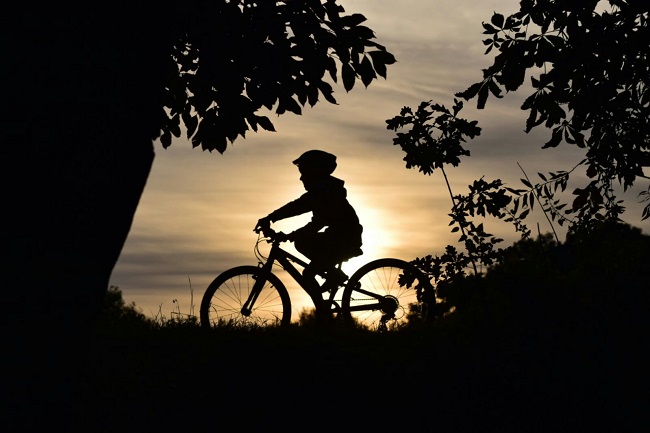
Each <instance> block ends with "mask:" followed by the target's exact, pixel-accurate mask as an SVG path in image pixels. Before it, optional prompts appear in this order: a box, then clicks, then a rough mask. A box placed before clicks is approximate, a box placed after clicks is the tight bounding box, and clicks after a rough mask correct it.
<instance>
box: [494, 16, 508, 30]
mask: <svg viewBox="0 0 650 433" xmlns="http://www.w3.org/2000/svg"><path fill="white" fill-rule="evenodd" d="M505 21H506V19H505V17H504V16H503V15H502V14H499V13H496V12H495V13H494V14H493V15H492V18H491V19H490V22H491V23H492V24H494V25H495V26H497V27H498V28H500V29H501V28H503V24H504V23H505Z"/></svg>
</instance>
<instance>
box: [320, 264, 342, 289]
mask: <svg viewBox="0 0 650 433" xmlns="http://www.w3.org/2000/svg"><path fill="white" fill-rule="evenodd" d="M347 279H348V276H347V275H346V274H345V272H343V271H342V270H341V269H339V268H334V269H332V270H330V271H328V272H327V275H326V279H325V282H324V283H323V286H322V287H321V289H322V292H327V291H329V290H330V289H333V288H336V287H338V286H340V285H341V284H343V283H344V282H345V281H346V280H347Z"/></svg>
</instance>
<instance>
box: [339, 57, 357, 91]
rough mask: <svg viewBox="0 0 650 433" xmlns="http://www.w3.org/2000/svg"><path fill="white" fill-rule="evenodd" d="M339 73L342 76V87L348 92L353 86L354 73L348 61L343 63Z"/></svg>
mask: <svg viewBox="0 0 650 433" xmlns="http://www.w3.org/2000/svg"><path fill="white" fill-rule="evenodd" d="M341 75H342V76H343V87H344V88H345V90H346V91H347V92H349V91H350V90H352V88H353V87H354V82H355V80H356V73H355V72H354V69H353V68H352V66H350V64H349V63H344V64H343V66H342V68H341Z"/></svg>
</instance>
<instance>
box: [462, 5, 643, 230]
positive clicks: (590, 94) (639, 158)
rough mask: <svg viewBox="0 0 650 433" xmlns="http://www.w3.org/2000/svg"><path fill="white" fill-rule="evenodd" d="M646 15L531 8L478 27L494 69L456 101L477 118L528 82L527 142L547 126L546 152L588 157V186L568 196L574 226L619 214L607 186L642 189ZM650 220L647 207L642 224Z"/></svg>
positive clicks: (618, 8)
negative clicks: (574, 150)
mask: <svg viewBox="0 0 650 433" xmlns="http://www.w3.org/2000/svg"><path fill="white" fill-rule="evenodd" d="M649 13H650V6H649V5H648V3H647V2H642V1H638V0H611V1H607V2H599V1H595V0H585V1H575V2H555V1H550V0H530V1H522V2H520V10H519V11H518V12H516V13H514V14H512V15H509V16H504V15H502V14H500V13H496V12H495V13H494V14H493V16H492V18H491V20H490V22H489V23H483V27H484V29H485V31H484V34H486V35H489V39H485V40H484V41H483V43H484V44H485V45H486V46H487V50H486V54H488V53H490V52H492V51H493V50H494V51H496V52H498V53H497V54H496V56H495V57H494V63H493V64H492V65H491V66H490V67H488V68H486V69H484V70H483V80H482V81H480V82H478V83H475V84H472V85H471V86H469V88H467V89H466V90H465V91H463V92H459V93H458V94H457V96H459V97H462V98H465V99H467V100H470V99H473V98H477V106H478V108H484V107H485V106H486V102H487V99H488V97H489V96H490V95H493V96H495V97H498V98H500V97H502V93H503V91H504V90H505V91H506V92H511V91H516V90H518V89H519V88H520V87H521V86H522V85H523V84H524V79H525V75H526V73H527V72H531V73H533V76H531V82H532V87H533V90H534V91H533V93H532V94H531V95H530V96H528V98H527V99H526V100H525V102H524V103H523V105H522V107H521V108H522V109H523V110H527V111H529V117H528V120H527V121H526V132H529V131H531V130H532V129H533V128H535V127H538V126H540V125H544V126H545V127H546V128H549V129H551V130H552V134H551V138H550V140H549V141H548V142H546V144H544V146H543V147H544V148H551V147H557V146H559V145H560V143H561V142H565V143H567V144H571V145H576V146H578V147H580V148H583V149H585V153H586V155H585V159H584V160H582V161H581V162H580V165H585V166H586V171H587V175H588V177H589V178H591V179H593V180H591V181H590V182H589V184H588V185H586V186H585V187H584V188H577V189H575V190H574V192H573V194H574V195H576V197H575V199H574V201H573V205H572V207H571V208H570V209H568V210H567V211H566V212H567V213H575V214H577V216H578V218H579V221H580V222H588V221H592V220H593V218H601V219H603V218H605V219H617V218H618V216H619V215H620V214H622V213H623V211H624V208H623V207H622V206H621V205H620V202H619V201H617V200H616V199H615V196H614V192H613V187H614V185H615V184H616V183H618V184H620V185H622V187H623V189H624V190H626V189H627V188H629V187H631V186H633V185H634V184H635V182H637V180H638V178H645V179H648V177H647V176H645V175H644V173H643V168H644V167H650V147H649V144H648V143H650V127H649V124H648V118H649V117H650V93H649V91H648V87H649V85H650V82H649V81H648V77H649V76H650V74H649V73H648V72H649V71H650V63H649V62H650V57H649V56H648V43H647V40H648V39H650V29H649V27H648V20H649V18H650V15H649ZM568 175H569V173H567V172H565V173H563V176H567V177H568ZM563 182H564V181H563ZM645 194H646V195H647V193H645ZM648 217H650V204H649V205H647V206H646V207H645V209H644V211H643V214H642V220H644V219H646V218H648Z"/></svg>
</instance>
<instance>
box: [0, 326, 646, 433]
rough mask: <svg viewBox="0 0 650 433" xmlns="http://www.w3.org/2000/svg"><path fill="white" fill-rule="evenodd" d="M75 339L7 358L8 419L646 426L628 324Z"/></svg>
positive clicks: (297, 427) (71, 423)
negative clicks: (15, 359)
mask: <svg viewBox="0 0 650 433" xmlns="http://www.w3.org/2000/svg"><path fill="white" fill-rule="evenodd" d="M70 338H71V337H70V336H68V337H66V338H64V339H60V338H51V337H47V341H46V339H45V337H40V339H39V337H36V336H34V338H33V339H31V340H32V341H30V345H29V349H28V350H27V351H25V352H23V353H22V354H20V355H21V356H20V359H21V360H22V361H21V362H20V365H18V366H15V365H14V368H8V369H6V372H5V374H6V377H7V378H8V383H9V384H10V386H8V387H7V388H6V390H8V397H9V399H8V400H5V401H7V403H6V404H5V407H6V408H8V409H9V414H10V415H12V416H11V417H9V418H5V420H9V423H10V429H9V430H7V429H4V431H17V430H19V429H18V428H17V427H19V426H29V425H30V424H35V425H37V426H41V427H40V428H39V429H38V430H41V431H42V426H44V425H45V426H46V425H52V426H53V427H54V426H56V431H92V432H101V431H106V432H117V431H119V432H124V431H172V430H174V431H177V430H183V431H187V430H195V429H199V430H206V429H210V430H214V431H304V430H306V429H312V430H313V429H315V430H318V431H333V430H342V431H350V430H352V429H355V428H361V429H363V431H370V430H379V431H410V430H424V431H432V432H433V431H454V432H457V431H480V432H485V431H516V432H559V431H567V432H568V431H570V432H582V431H584V432H592V431H594V432H595V431H603V432H624V431H630V432H633V431H641V430H643V428H642V426H643V425H646V427H647V418H646V413H647V408H648V406H646V405H644V404H641V405H640V403H643V402H644V401H647V400H645V399H646V398H647V396H648V390H647V388H646V380H645V379H646V378H645V375H646V374H647V369H648V364H647V360H648V355H647V354H646V353H645V350H643V349H644V348H645V347H646V346H647V337H646V336H645V335H644V333H643V332H641V331H640V330H638V329H632V328H629V327H626V325H624V324H617V325H616V326H608V325H607V324H600V325H599V324H596V323H579V322H578V321H576V322H574V323H572V324H566V323H563V324H558V326H556V327H548V326H544V327H541V326H540V327H535V326H530V325H527V326H524V325H523V324H522V325H521V326H516V324H512V323H511V324H509V325H508V326H507V327H506V326H503V325H499V324H497V323H494V322H491V323H488V322H485V323H474V324H465V325H464V326H459V324H458V323H456V324H447V325H445V324H444V323H443V324H441V325H440V326H437V327H433V328H430V329H419V330H412V331H401V332H398V333H392V334H367V333H349V332H344V331H341V330H338V331H322V330H320V331H319V330H316V329H313V328H298V327H295V328H290V329H285V330H279V329H275V330H267V331H234V330H214V331H206V330H202V329H200V328H198V327H178V328H169V329H158V330H142V329H140V330H130V331H129V332H125V331H123V330H110V331H103V332H101V333H99V334H91V335H90V336H87V337H85V339H86V340H85V342H84V343H83V344H81V343H78V344H67V343H64V342H61V340H64V341H66V340H68V341H69V340H70ZM57 341H58V342H57ZM45 348H48V349H45ZM8 355H9V356H10V354H8ZM26 430H29V431H38V430H33V429H31V428H29V429H26Z"/></svg>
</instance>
